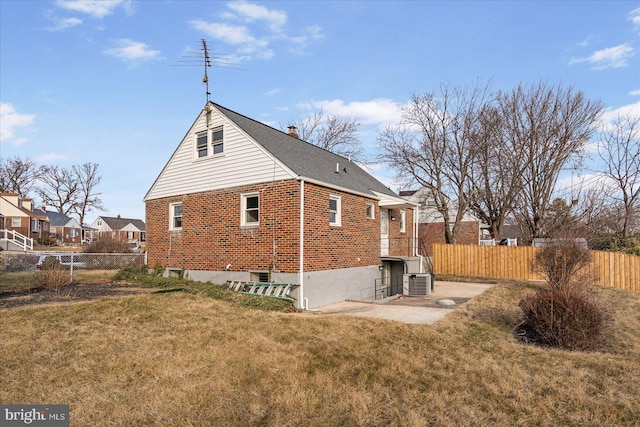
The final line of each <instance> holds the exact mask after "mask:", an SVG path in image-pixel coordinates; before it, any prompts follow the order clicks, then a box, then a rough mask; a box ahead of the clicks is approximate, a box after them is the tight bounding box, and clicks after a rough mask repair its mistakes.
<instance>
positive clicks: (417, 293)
mask: <svg viewBox="0 0 640 427" xmlns="http://www.w3.org/2000/svg"><path fill="white" fill-rule="evenodd" d="M431 289H433V274H430V273H414V274H404V275H403V276H402V294H403V295H405V296H409V297H426V296H429V295H431Z"/></svg>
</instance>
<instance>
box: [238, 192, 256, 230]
mask: <svg viewBox="0 0 640 427" xmlns="http://www.w3.org/2000/svg"><path fill="white" fill-rule="evenodd" d="M240 197H241V201H240V226H242V227H257V226H259V225H260V192H257V191H256V192H253V193H242V194H241V195H240ZM250 197H257V198H258V221H256V222H247V199H249V198H250Z"/></svg>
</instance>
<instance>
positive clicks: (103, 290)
mask: <svg viewBox="0 0 640 427" xmlns="http://www.w3.org/2000/svg"><path fill="white" fill-rule="evenodd" d="M154 291H157V289H153V288H140V287H136V286H131V285H126V284H121V283H98V284H77V285H75V284H74V285H71V286H67V287H64V288H62V289H60V290H58V291H46V290H44V289H42V288H32V289H27V290H22V291H7V290H5V291H0V310H1V309H10V308H17V307H24V306H29V305H38V304H54V303H65V302H76V301H90V300H94V299H98V298H103V297H113V296H123V295H137V294H143V293H149V292H154Z"/></svg>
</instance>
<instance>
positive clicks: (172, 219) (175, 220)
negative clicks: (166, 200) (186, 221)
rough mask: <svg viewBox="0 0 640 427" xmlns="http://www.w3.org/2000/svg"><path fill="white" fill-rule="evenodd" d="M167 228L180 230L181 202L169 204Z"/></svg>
mask: <svg viewBox="0 0 640 427" xmlns="http://www.w3.org/2000/svg"><path fill="white" fill-rule="evenodd" d="M169 230H182V203H171V204H169Z"/></svg>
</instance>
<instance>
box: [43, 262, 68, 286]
mask: <svg viewBox="0 0 640 427" xmlns="http://www.w3.org/2000/svg"><path fill="white" fill-rule="evenodd" d="M55 261H57V260H55ZM45 263H46V262H45ZM45 263H43V266H42V269H41V270H40V271H38V272H36V273H35V276H36V283H37V284H38V286H41V287H43V288H44V289H45V290H47V291H59V290H60V289H62V288H64V287H65V286H68V285H70V284H71V276H70V274H69V271H68V270H67V269H64V268H62V267H61V266H60V265H59V263H58V265H57V266H56V265H54V264H53V263H50V265H48V266H45Z"/></svg>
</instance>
